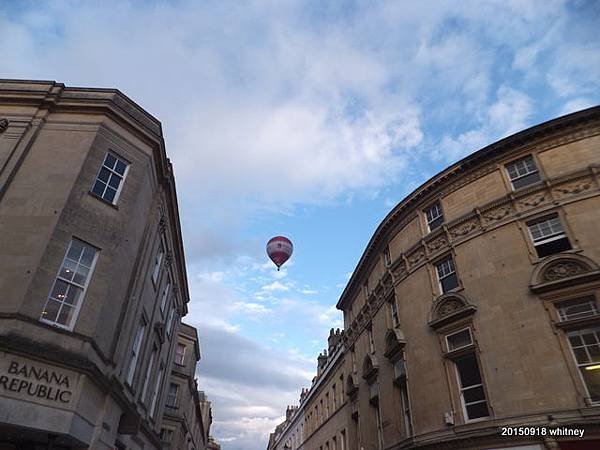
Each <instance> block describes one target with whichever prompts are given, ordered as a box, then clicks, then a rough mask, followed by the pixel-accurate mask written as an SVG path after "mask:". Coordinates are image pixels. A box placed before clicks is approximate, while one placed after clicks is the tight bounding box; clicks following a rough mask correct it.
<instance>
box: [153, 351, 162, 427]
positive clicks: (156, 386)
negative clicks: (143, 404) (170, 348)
mask: <svg viewBox="0 0 600 450" xmlns="http://www.w3.org/2000/svg"><path fill="white" fill-rule="evenodd" d="M164 372H165V365H164V363H163V362H162V361H161V362H160V364H159V369H158V375H157V376H156V383H155V384H154V392H152V401H151V402H150V417H151V418H154V414H155V413H156V404H157V403H158V396H159V393H160V385H161V383H162V378H163V375H164Z"/></svg>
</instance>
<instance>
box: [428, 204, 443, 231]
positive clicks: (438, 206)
mask: <svg viewBox="0 0 600 450" xmlns="http://www.w3.org/2000/svg"><path fill="white" fill-rule="evenodd" d="M434 208H435V212H436V214H437V215H436V216H435V217H434V216H433V214H430V211H433V209H434ZM423 213H425V221H426V222H427V231H428V232H429V233H431V232H432V231H434V230H437V229H438V228H439V227H441V226H442V224H443V223H444V211H443V210H442V204H441V202H440V201H439V200H436V201H435V202H433V203H432V204H430V205H429V206H428V207H426V208H425V209H424V210H423ZM430 215H431V218H429V216H430ZM440 217H441V218H442V223H440V224H439V225H438V226H437V227H435V228H434V229H433V230H432V229H431V223H432V222H435V221H436V220H437V219H439V218H440Z"/></svg>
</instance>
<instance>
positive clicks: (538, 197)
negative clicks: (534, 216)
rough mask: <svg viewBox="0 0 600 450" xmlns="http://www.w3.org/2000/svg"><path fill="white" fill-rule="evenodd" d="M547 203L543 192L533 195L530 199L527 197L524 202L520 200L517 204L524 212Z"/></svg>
mask: <svg viewBox="0 0 600 450" xmlns="http://www.w3.org/2000/svg"><path fill="white" fill-rule="evenodd" d="M545 201H546V193H545V192H542V193H538V194H533V195H530V196H528V197H525V198H523V199H522V200H520V201H519V202H517V204H518V206H519V209H521V210H523V209H531V208H533V207H535V206H538V205H541V204H542V203H544V202H545Z"/></svg>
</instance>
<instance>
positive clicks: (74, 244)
mask: <svg viewBox="0 0 600 450" xmlns="http://www.w3.org/2000/svg"><path fill="white" fill-rule="evenodd" d="M82 251H83V243H82V242H80V241H77V240H72V241H71V245H69V252H68V253H67V258H69V259H70V260H72V261H75V262H77V261H79V258H80V256H81V252H82Z"/></svg>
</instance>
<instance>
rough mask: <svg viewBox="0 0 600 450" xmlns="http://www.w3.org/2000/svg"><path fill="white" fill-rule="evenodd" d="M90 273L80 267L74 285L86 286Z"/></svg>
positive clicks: (74, 278)
mask: <svg viewBox="0 0 600 450" xmlns="http://www.w3.org/2000/svg"><path fill="white" fill-rule="evenodd" d="M88 273H89V269H86V268H85V267H83V266H81V265H80V266H78V267H77V271H76V272H75V276H74V277H73V283H77V284H79V285H80V286H84V285H85V280H87V276H88Z"/></svg>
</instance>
